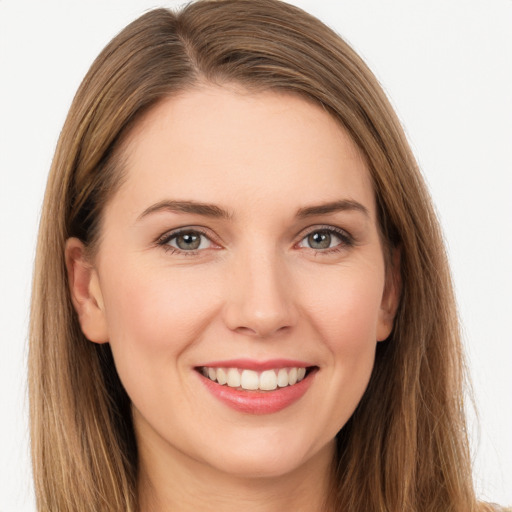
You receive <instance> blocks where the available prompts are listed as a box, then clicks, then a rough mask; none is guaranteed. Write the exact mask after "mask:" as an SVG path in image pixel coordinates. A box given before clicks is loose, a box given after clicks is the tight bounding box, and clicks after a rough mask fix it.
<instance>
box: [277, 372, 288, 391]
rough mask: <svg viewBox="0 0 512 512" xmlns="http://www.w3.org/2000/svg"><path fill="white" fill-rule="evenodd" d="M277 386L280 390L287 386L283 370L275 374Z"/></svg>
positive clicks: (286, 374)
mask: <svg viewBox="0 0 512 512" xmlns="http://www.w3.org/2000/svg"><path fill="white" fill-rule="evenodd" d="M277 385H278V386H279V387H280V388H284V387H285V386H288V372H287V371H286V370H285V369H284V368H281V369H280V370H279V372H277Z"/></svg>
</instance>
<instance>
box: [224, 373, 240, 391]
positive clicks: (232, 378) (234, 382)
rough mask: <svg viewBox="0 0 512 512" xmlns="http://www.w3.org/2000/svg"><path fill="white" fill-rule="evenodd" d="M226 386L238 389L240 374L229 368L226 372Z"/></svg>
mask: <svg viewBox="0 0 512 512" xmlns="http://www.w3.org/2000/svg"><path fill="white" fill-rule="evenodd" d="M227 384H228V386H229V387H230V388H239V387H240V373H239V372H238V370H237V369H236V368H230V369H229V370H228V382H227Z"/></svg>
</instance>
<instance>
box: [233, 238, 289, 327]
mask: <svg viewBox="0 0 512 512" xmlns="http://www.w3.org/2000/svg"><path fill="white" fill-rule="evenodd" d="M251 246H252V247H251V248H250V247H247V248H245V249H244V250H243V251H242V252H241V253H240V254H238V255H237V256H236V257H235V258H234V261H233V265H232V272H231V276H230V280H229V287H230V293H229V300H228V304H226V323H227V325H228V326H229V328H230V329H232V330H236V331H238V332H243V333H245V334H249V335H254V336H258V337H266V336H270V335H272V334H274V333H276V332H278V331H282V330H283V329H285V328H289V327H291V326H292V325H293V324H294V323H295V320H296V312H295V305H294V302H293V300H292V287H291V282H290V281H291V280H290V278H289V272H288V269H287V268H286V263H285V261H284V256H283V255H282V254H280V253H279V251H278V250H276V248H275V247H272V246H270V244H267V245H262V244H259V245H258V247H254V245H253V244H251Z"/></svg>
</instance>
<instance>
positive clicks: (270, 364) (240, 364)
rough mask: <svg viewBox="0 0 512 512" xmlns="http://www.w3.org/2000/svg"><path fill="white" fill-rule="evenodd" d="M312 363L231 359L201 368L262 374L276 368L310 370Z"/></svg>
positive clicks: (210, 363)
mask: <svg viewBox="0 0 512 512" xmlns="http://www.w3.org/2000/svg"><path fill="white" fill-rule="evenodd" d="M310 366H312V365H311V363H306V362H305V361H297V360H293V359H268V360H267V361H255V360H254V359H230V360H227V361H210V362H208V363H206V364H202V365H200V367H206V368H242V369H247V370H254V371H255V372H262V371H264V370H272V369H274V368H278V369H279V368H308V367H310Z"/></svg>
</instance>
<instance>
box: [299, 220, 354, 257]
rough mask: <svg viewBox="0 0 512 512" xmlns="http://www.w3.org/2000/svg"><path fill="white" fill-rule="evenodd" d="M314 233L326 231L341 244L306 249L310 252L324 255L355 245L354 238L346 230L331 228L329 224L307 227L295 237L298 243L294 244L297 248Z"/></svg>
mask: <svg viewBox="0 0 512 512" xmlns="http://www.w3.org/2000/svg"><path fill="white" fill-rule="evenodd" d="M316 231H328V232H331V233H333V234H334V235H336V236H337V237H338V238H339V239H340V240H341V242H342V243H341V244H338V245H336V246H334V247H330V248H327V249H323V250H321V249H313V248H312V247H307V248H306V249H311V250H312V251H316V252H320V253H326V252H329V251H332V250H335V249H339V248H340V246H341V247H352V246H354V245H355V244H356V240H355V238H354V237H353V236H352V235H351V234H350V233H349V232H348V231H347V230H346V229H343V228H340V227H337V226H332V225H330V224H317V225H314V226H308V227H307V228H305V229H303V230H302V231H301V232H300V233H299V235H298V236H297V238H298V241H297V242H296V243H295V245H296V246H297V245H298V244H300V243H301V242H302V241H303V240H304V239H305V238H306V237H308V236H309V235H311V234H312V233H315V232H316Z"/></svg>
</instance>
